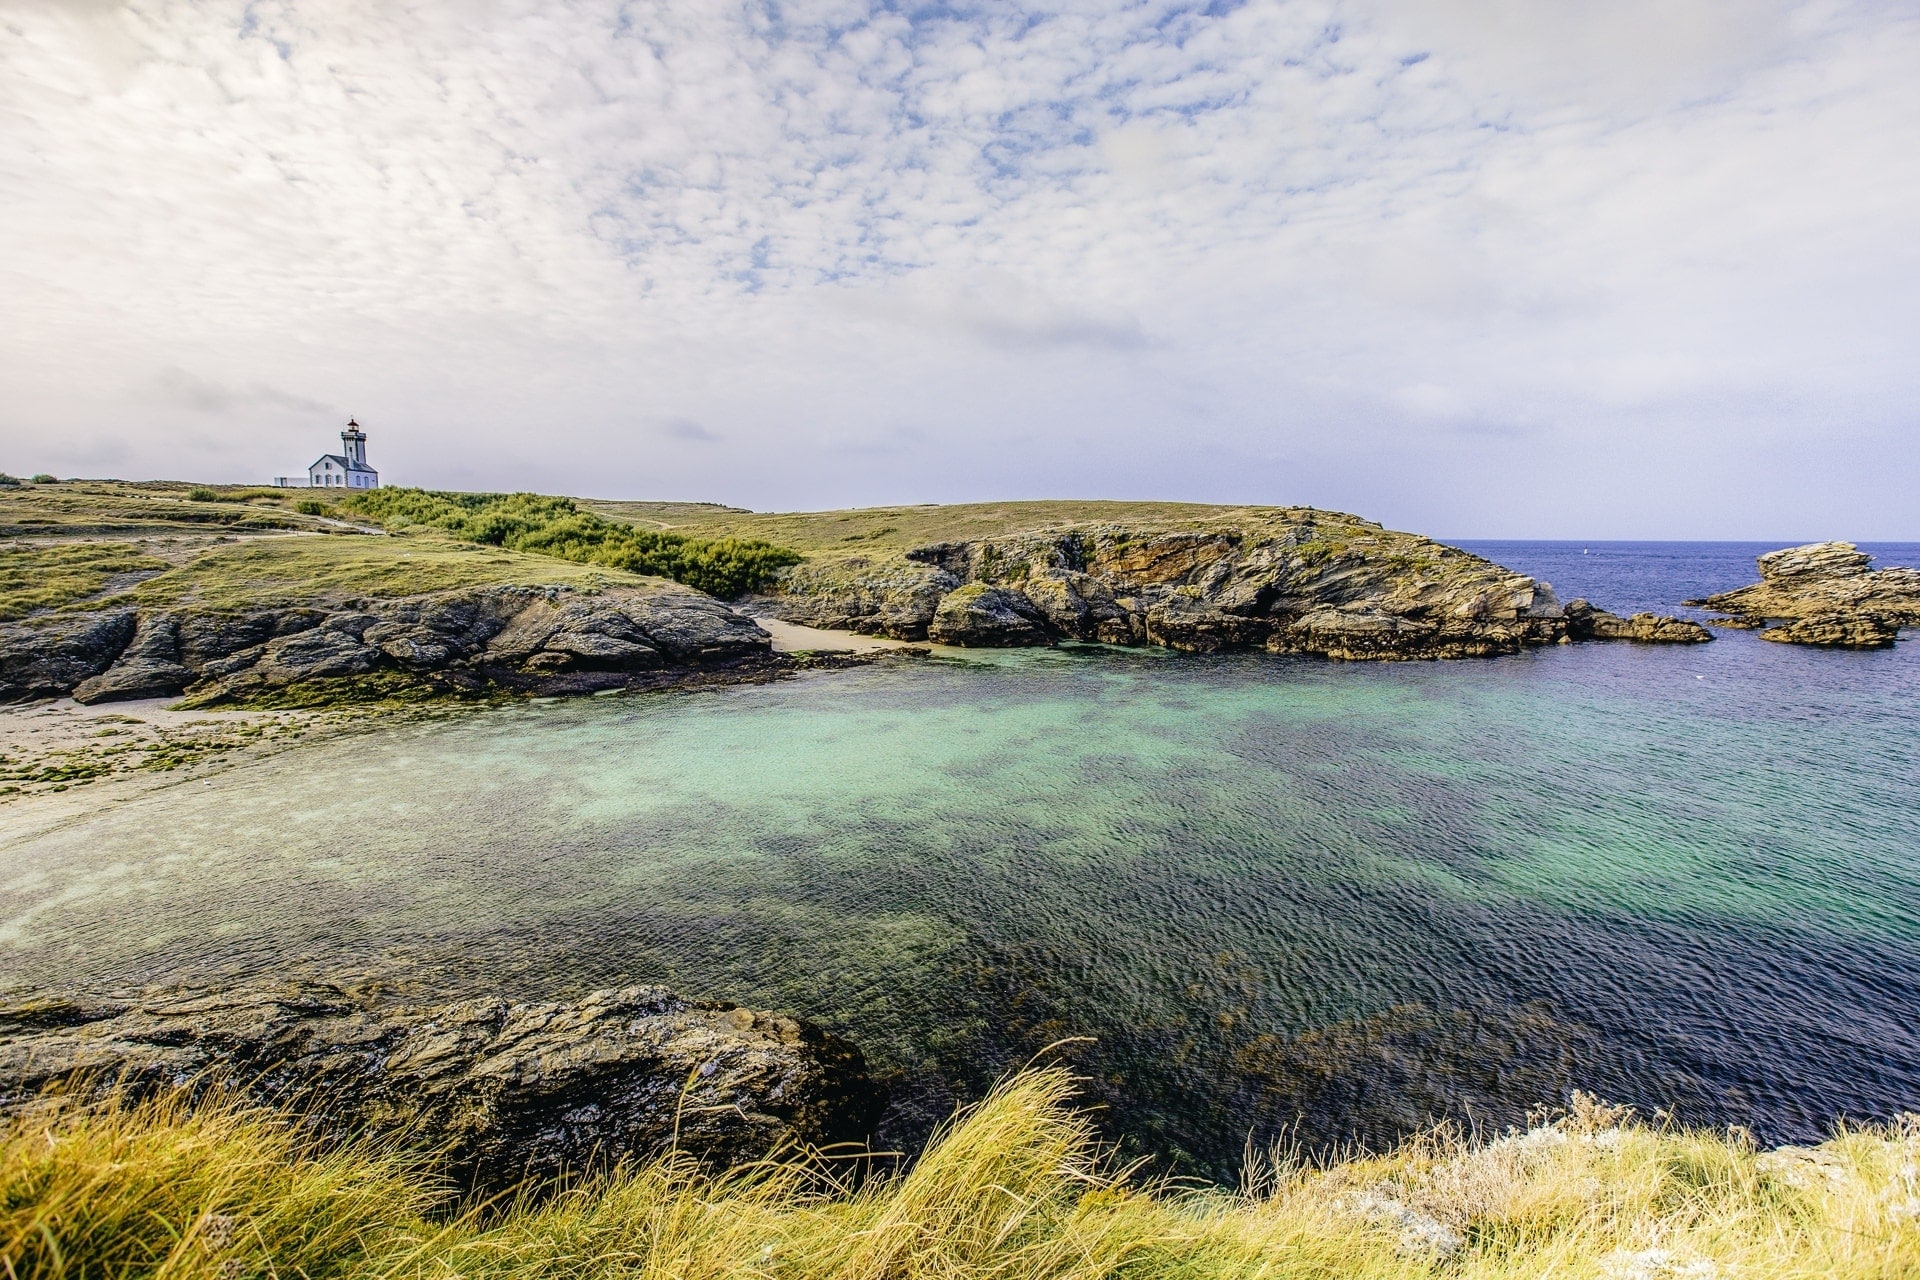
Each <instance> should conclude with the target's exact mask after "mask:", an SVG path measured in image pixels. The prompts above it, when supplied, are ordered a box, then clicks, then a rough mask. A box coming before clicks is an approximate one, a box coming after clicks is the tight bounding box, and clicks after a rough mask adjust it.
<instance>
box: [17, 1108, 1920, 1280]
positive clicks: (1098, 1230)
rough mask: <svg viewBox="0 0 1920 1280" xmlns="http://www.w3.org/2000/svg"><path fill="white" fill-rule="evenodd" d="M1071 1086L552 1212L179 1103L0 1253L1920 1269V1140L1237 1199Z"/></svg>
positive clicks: (162, 1272)
mask: <svg viewBox="0 0 1920 1280" xmlns="http://www.w3.org/2000/svg"><path fill="white" fill-rule="evenodd" d="M1071 1092H1072V1085H1071V1081H1070V1080H1069V1079H1067V1077H1065V1076H1064V1075H1063V1074H1062V1073H1061V1072H1059V1071H1057V1070H1043V1071H1036V1072H1031V1073H1028V1074H1026V1075H1023V1076H1020V1077H1017V1078H1015V1079H1014V1080H1012V1081H1010V1082H1008V1083H1007V1084H1005V1085H1003V1086H1002V1087H1001V1088H1000V1089H999V1090H997V1091H996V1092H995V1093H994V1094H993V1095H992V1096H991V1097H989V1098H988V1099H987V1100H986V1101H985V1102H983V1103H982V1104H981V1105H979V1106H978V1107H976V1108H975V1109H973V1110H972V1111H970V1112H968V1113H966V1114H964V1115H963V1116H961V1117H959V1118H958V1119H957V1120H956V1121H955V1122H954V1123H953V1124H952V1125H950V1126H949V1127H948V1128H947V1129H946V1130H944V1131H943V1132H942V1133H941V1134H940V1135H938V1136H937V1137H936V1138H935V1140H934V1142H933V1143H932V1145H931V1146H930V1147H929V1149H928V1150H927V1151H926V1152H925V1153H924V1154H923V1155H922V1156H921V1158H920V1159H919V1160H918V1161H917V1162H915V1163H914V1164H913V1166H912V1167H911V1168H910V1169H909V1170H907V1171H905V1172H904V1173H900V1174H897V1175H894V1176H888V1177H877V1178H873V1179H869V1180H868V1181H867V1182H866V1183H865V1184H864V1185H862V1186H860V1187H858V1188H854V1187H851V1186H847V1185H842V1184H840V1183H839V1182H837V1181H836V1178H835V1175H834V1173H833V1168H834V1166H833V1165H832V1164H830V1163H821V1162H818V1161H815V1162H811V1163H810V1162H808V1161H806V1160H803V1159H801V1158H799V1157H798V1156H797V1155H794V1156H791V1157H790V1158H786V1159H779V1160H775V1161H772V1162H769V1163H767V1164H764V1165H760V1166H756V1167H751V1168H748V1169H745V1170H740V1171H736V1172H734V1173H732V1174H729V1175H724V1176H706V1175H703V1174H702V1173H701V1172H700V1171H699V1170H698V1169H696V1168H695V1167H693V1166H692V1165H691V1163H690V1162H688V1161H686V1160H685V1159H683V1158H678V1157H675V1156H672V1155H669V1156H667V1157H665V1158H663V1159H661V1160H659V1161H656V1162H654V1163H651V1164H647V1165H644V1166H638V1167H628V1168H623V1169H620V1170H617V1171H615V1172H614V1173H613V1174H611V1175H609V1176H605V1177H602V1178H598V1179H595V1180H590V1181H586V1182H582V1183H579V1184H577V1185H575V1186H573V1187H572V1188H570V1189H565V1190H563V1191H561V1192H560V1193H559V1194H557V1195H554V1196H551V1197H548V1198H545V1199H543V1200H539V1201H535V1200H532V1199H527V1198H522V1199H521V1200H519V1201H517V1202H514V1203H512V1204H510V1205H506V1206H497V1205H496V1206H493V1207H490V1208H488V1207H479V1206H467V1207H464V1208H463V1207H459V1206H455V1205H454V1204H453V1203H452V1201H451V1199H450V1197H449V1196H448V1195H447V1194H446V1192H445V1191H444V1190H443V1187H442V1184H440V1183H439V1182H437V1181H436V1179H435V1177H434V1175H433V1171H432V1168H431V1165H430V1163H429V1161H428V1160H427V1159H426V1158H425V1157H423V1156H421V1155H419V1154H415V1153H411V1152H408V1151H405V1150H401V1149H397V1148H375V1147H373V1146H370V1145H365V1144H362V1145H357V1146H348V1147H345V1148H337V1149H333V1150H319V1149H315V1148H314V1147H312V1146H311V1145H309V1143H308V1141H307V1140H306V1139H304V1138H303V1137H302V1136H301V1130H300V1128H299V1126H298V1125H297V1124H295V1123H292V1122H289V1121H288V1120H287V1119H285V1118H282V1117H277V1116H274V1115H270V1114H266V1113H261V1112H257V1111H249V1110H246V1109H244V1108H240V1107H237V1106H233V1105H224V1106H211V1107H203V1108H201V1109H200V1110H198V1111H197V1112H193V1113H189V1112H187V1111H186V1110H184V1109H183V1108H182V1106H181V1104H180V1102H179V1100H178V1099H177V1098H162V1099H159V1100H155V1101H150V1102H147V1103H144V1104H141V1105H139V1106H135V1107H128V1108H118V1109H106V1110H99V1111H94V1112H90V1113H68V1114H67V1115H65V1116H64V1117H58V1118H54V1119H52V1120H45V1119H43V1120H40V1121H33V1122H28V1121H16V1122H14V1124H13V1126H12V1128H11V1129H10V1130H9V1131H8V1132H7V1133H6V1134H5V1136H4V1138H0V1263H3V1264H4V1269H5V1272H6V1274H7V1275H8V1276H9V1277H10V1278H11V1280H27V1278H28V1277H33V1278H34V1280H80V1278H81V1277H156V1278H157V1277H166V1278H167V1280H200V1278H202V1277H205V1278H206V1280H216V1278H217V1280H238V1278H240V1277H249V1276H260V1277H293V1276H302V1277H310V1278H312V1280H321V1278H323V1277H336V1276H338V1277H347V1276H353V1277H366V1278H369V1280H377V1278H384V1277H396V1278H397V1277H454V1276H461V1277H501V1278H503V1280H504V1278H507V1277H514V1278H525V1280H535V1278H536V1277H537V1278H542V1280H544V1278H546V1277H553V1278H554V1280H560V1278H562V1277H564V1278H566V1280H591V1278H597V1277H614V1276H619V1277H631V1278H633V1280H649V1278H658V1280H667V1278H669V1277H671V1278H672V1280H706V1278H709V1277H712V1278H715V1280H717V1278H719V1277H730V1278H746V1280H750V1278H762V1280H771V1278H773V1277H790V1278H793V1280H799V1278H802V1277H805V1278H808V1280H814V1278H817V1280H1043V1278H1046V1280H1052V1278H1059V1280H1067V1278H1069V1277H1071V1278H1075V1280H1080V1278H1085V1280H1092V1278H1093V1277H1137V1278H1139V1280H1148V1278H1161V1277H1164V1278H1168V1280H1171V1278H1173V1277H1184V1278H1187V1280H1212V1278H1215V1277H1218V1278H1222V1280H1224V1278H1226V1277H1234V1278H1236V1280H1239V1278H1244V1280H1289V1278H1298V1280H1308V1278H1313V1280H1362V1278H1365V1280H1373V1278H1376V1277H1378V1278H1385V1277H1425V1276H1436V1277H1439V1276H1444V1277H1459V1278H1461V1280H1493V1278H1495V1277H1499V1278H1502V1280H1507V1278H1511V1280H1547V1278H1548V1277H1555V1278H1560V1277H1567V1278H1572V1280H1582V1278H1588V1277H1591V1278H1593V1280H1718V1278H1720V1277H1728V1278H1731V1277H1755V1278H1775V1277H1777V1278H1779V1280H1797V1278H1799V1277H1807V1278H1809V1280H1811V1278H1812V1277H1837V1278H1839V1280H1855V1278H1858V1280H1865V1278H1867V1277H1895V1276H1911V1275H1914V1274H1916V1273H1920V1171H1917V1170H1916V1159H1917V1158H1920V1121H1911V1120H1910V1121H1909V1122H1906V1123H1904V1124H1903V1125H1899V1126H1892V1127H1886V1128H1876V1129H1857V1130H1852V1131H1848V1132H1844V1133H1842V1134H1840V1135H1839V1136H1838V1137H1836V1138H1835V1139H1834V1140H1832V1141H1831V1142H1828V1143H1827V1144H1825V1145H1823V1146H1821V1147H1819V1148H1814V1149H1801V1150H1796V1149H1791V1148H1789V1149H1785V1150H1783V1151H1781V1152H1778V1153H1761V1152H1758V1151H1756V1150H1755V1149H1754V1147H1753V1146H1752V1144H1751V1143H1750V1142H1749V1141H1748V1140H1746V1139H1745V1138H1744V1136H1743V1135H1740V1134H1738V1133H1733V1134H1713V1133H1697V1132H1686V1131H1679V1130H1673V1129H1668V1128H1664V1127H1657V1126H1647V1125H1642V1124H1638V1123H1635V1122H1633V1121H1632V1120H1631V1118H1629V1117H1625V1116H1623V1115H1621V1114H1619V1113H1618V1112H1617V1111H1615V1110H1613V1109H1609V1108H1604V1107H1599V1106H1595V1105H1593V1104H1591V1103H1589V1102H1587V1101H1585V1100H1583V1099H1579V1098H1577V1097H1576V1104H1575V1106H1574V1107H1573V1109H1572V1110H1571V1111H1570V1112H1569V1113H1568V1114H1566V1115H1564V1116H1562V1117H1560V1118H1559V1119H1557V1120H1555V1121H1553V1122H1552V1123H1543V1124H1541V1125H1540V1126H1538V1127H1536V1128H1534V1129H1532V1130H1530V1131H1529V1132H1527V1133H1525V1134H1511V1135H1508V1136H1506V1137H1502V1138H1499V1139H1496V1140H1493V1141H1490V1142H1481V1143H1470V1142H1466V1141H1462V1140H1460V1139H1458V1138H1456V1137H1451V1136H1448V1135H1446V1134H1436V1135H1430V1136H1428V1137H1426V1138H1423V1139H1421V1140H1419V1141H1417V1142H1414V1143H1412V1144H1410V1145H1409V1146H1407V1147H1406V1148H1404V1149H1402V1150H1400V1151H1398V1152H1396V1153H1394V1154H1392V1155H1388V1156H1381V1157H1372V1158H1359V1159H1354V1160H1350V1161H1347V1162H1345V1163H1341V1164H1336V1165H1333V1166H1331V1167H1327V1168H1309V1167H1304V1166H1301V1165H1299V1164H1296V1163H1292V1162H1289V1161H1287V1160H1285V1159H1281V1160H1279V1161H1274V1160H1271V1159H1269V1160H1262V1161H1254V1162H1252V1167H1253V1170H1254V1172H1253V1174H1252V1175H1251V1176H1250V1177H1249V1179H1248V1182H1247V1185H1246V1186H1245V1187H1243V1188H1242V1189H1240V1190H1238V1191H1227V1190H1223V1189H1189V1190H1181V1189H1178V1188H1172V1187H1154V1186H1151V1185H1145V1186H1143V1185H1140V1184H1138V1183H1137V1182H1135V1181H1132V1180H1129V1178H1128V1177H1127V1176H1126V1172H1125V1171H1123V1170H1116V1169H1114V1168H1113V1167H1112V1166H1111V1165H1110V1164H1109V1163H1108V1162H1107V1160H1106V1159H1105V1158H1104V1157H1103V1155H1102V1153H1101V1151H1100V1150H1099V1149H1098V1148H1097V1147H1096V1145H1095V1144H1094V1142H1093V1139H1092V1131H1091V1127H1090V1126H1089V1124H1088V1123H1087V1121H1086V1120H1085V1118H1084V1117H1082V1116H1079V1115H1077V1114H1075V1113H1074V1111H1073V1110H1072V1109H1071V1106H1070V1097H1071Z"/></svg>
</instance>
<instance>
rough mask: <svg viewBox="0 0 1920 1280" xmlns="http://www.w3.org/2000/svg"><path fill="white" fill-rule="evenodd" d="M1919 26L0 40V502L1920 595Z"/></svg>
mask: <svg viewBox="0 0 1920 1280" xmlns="http://www.w3.org/2000/svg"><path fill="white" fill-rule="evenodd" d="M1917 69H1920V5H1916V4H1914V3H1912V0H1859V2H1852V0H1811V2H1809V3H1788V2H1786V0H1609V2H1608V3H1604V4H1602V3H1593V2H1591V0H1356V2H1353V3H1347V2H1344V0H1244V2H1241V3H1233V2H1230V0H1213V2H1212V3H1207V2H1206V0H1047V2H1045V3H1030V4H1018V3H1014V2H1013V0H1005V2H1002V3H988V4H973V3H968V2H966V0H951V2H949V3H940V2H938V0H929V2H928V3H924V4H914V3H907V4H897V5H890V4H880V3H866V2H856V0H796V2H794V3H785V2H781V0H654V2H652V3H643V2H638V0H635V2H630V3H623V2H621V0H458V2H454V0H445V2H434V0H419V2H415V0H378V2H376V0H325V2H324V3H318V2H316V3H292V2H288V0H254V2H252V3H247V2H244V0H136V2H135V3H131V4H119V3H113V2H112V0H0V191H4V198H3V199H0V296H3V297H4V298H5V305H4V307H3V308H0V377H3V378H4V383H3V384H0V385H4V397H3V401H0V468H4V469H6V470H9V471H14V472H22V471H27V472H31V471H40V470H47V471H53V472H56V473H59V474H62V475H94V476H98V475H113V476H123V477H137V478H145V477H166V478H185V479H206V480H233V481H243V480H244V481H251V480H258V479H262V478H265V477H267V476H270V475H273V474H276V473H286V472H294V471H298V470H300V469H301V468H303V467H304V466H305V464H306V463H307V462H308V461H310V460H311V458H312V457H313V456H315V455H317V454H318V453H320V452H322V451H323V449H324V448H326V447H327V446H329V445H337V437H336V436H335V435H334V433H335V432H337V431H338V430H339V426H340V422H341V420H343V419H344V418H345V416H346V415H347V414H349V413H353V414H357V415H359V417H360V420H361V422H362V423H363V424H365V426H366V427H367V429H368V432H369V436H370V442H369V451H370V453H371V455H372V459H373V461H374V463H375V464H376V465H378V466H380V467H381V469H382V471H383V472H384V476H385V479H387V480H388V481H389V482H394V483H405V484H423V485H427V486H430V487H445V488H493V489H499V488H534V489H540V490H544V491H549V492H567V493H583V494H593V495H603V496H624V497H657V498H685V499H703V500H714V501H724V502H730V503H735V504H739V505H748V506H754V507H759V508H780V509H794V508H813V507H826V506H842V505H850V504H876V503H890V502H920V501H959V500H973V499H986V498H1009V497H1046V496H1072V497H1128V498H1146V497H1165V498H1184V499H1204V500H1217V501H1235V502H1238V501H1262V502H1302V503H1313V504H1316V505H1319V506H1325V507H1336V508H1341V509H1346V510H1354V511H1359V512H1361V513H1363V514H1367V515H1370V516H1373V517H1375V518H1378V519H1383V520H1385V521H1387V522H1388V523H1391V524H1395V525H1398V526H1401V527H1408V528H1415V529H1419V530H1422V531H1425V532H1431V533H1436V534H1441V535H1449V536H1456V537H1470V536H1509V535H1510V536H1566V537H1594V538H1599V537H1609V536H1612V537H1636V536H1638V537H1660V536H1671V537H1716V536H1724V537H1754V538H1774V537H1783V538H1784V537H1795V538H1798V537H1814V536H1846V537H1854V538H1862V539H1897V538H1920V438H1917V437H1920V141H1917V139H1920V73H1917Z"/></svg>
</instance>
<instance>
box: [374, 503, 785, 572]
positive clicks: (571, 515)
mask: <svg viewBox="0 0 1920 1280" xmlns="http://www.w3.org/2000/svg"><path fill="white" fill-rule="evenodd" d="M341 505H342V506H344V507H347V508H348V509H350V510H353V511H357V512H359V513H361V514H364V515H367V516H371V517H372V518H374V519H376V520H378V521H380V522H381V523H382V524H383V525H385V526H386V527H387V528H389V529H404V528H408V527H412V526H419V525H424V526H427V527H429V528H434V529H441V530H445V531H446V532H448V533H451V534H453V535H454V536H455V537H457V538H463V539H466V540H468V541H471V542H478V543H483V544H486V545H489V546H496V547H505V548H507V549H509V550H513V551H525V552H531V553H534V554H537V555H545V556H554V557H556V558H558V559H562V560H571V561H574V562H576V563H579V564H592V565H602V566H605V567H607V568H611V569H621V570H625V571H627V572H629V573H645V574H658V575H659V576H661V577H666V578H672V579H674V580H675V581H677V582H684V583H686V584H687V585H688V586H691V587H695V588H698V589H699V590H701V591H705V592H707V593H708V594H710V595H716V596H720V597H723V598H726V597H732V596H737V595H740V594H742V593H744V592H747V591H751V590H753V589H754V588H755V587H758V586H761V585H763V584H764V583H766V582H767V581H768V580H769V579H771V578H772V577H773V575H774V574H775V573H776V572H778V571H779V570H781V569H784V568H786V567H787V566H788V565H791V564H797V563H798V562H799V560H800V556H799V555H798V554H797V553H796V552H793V551H789V550H787V549H786V548H784V547H777V546H774V545H772V544H771V543H768V542H765V541H761V540H759V539H754V538H739V537H721V538H704V537H692V536H688V535H685V534H679V533H668V532H661V531H657V530H652V529H643V528H638V527H636V526H634V525H630V524H626V523H622V522H619V521H614V520H608V519H605V518H604V517H602V516H600V515H597V514H595V513H594V512H592V511H586V510H582V509H581V508H580V506H579V504H578V503H576V502H575V501H574V500H573V499H572V498H553V497H545V496H542V495H540V494H532V493H439V492H430V491H428V490H424V489H370V490H366V491H363V492H361V493H357V494H353V495H352V496H350V497H348V498H345V499H343V500H342V504H341Z"/></svg>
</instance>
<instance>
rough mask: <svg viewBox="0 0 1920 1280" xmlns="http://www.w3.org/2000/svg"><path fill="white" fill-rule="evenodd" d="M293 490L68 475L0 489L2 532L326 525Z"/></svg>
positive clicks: (120, 533) (114, 534)
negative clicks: (303, 505) (303, 506)
mask: <svg viewBox="0 0 1920 1280" xmlns="http://www.w3.org/2000/svg"><path fill="white" fill-rule="evenodd" d="M300 492H301V491H300V490H297V489H272V488H264V487H257V486H240V485H229V486H218V487H216V486H208V485H186V484H175V483H171V482H166V481H146V482H139V483H132V482H128V481H121V480H69V481H64V482H62V483H59V484H17V485H11V486H4V487H0V538H18V537H96V538H99V537H106V538H126V537H145V536H149V535H154V534H166V533H187V534H199V535H212V534H219V533H225V532H236V533H244V532H254V531H268V530H290V529H308V530H321V529H325V528H328V527H329V526H328V525H327V523H326V521H324V520H321V519H317V518H315V516H313V515H308V514H305V513H303V512H301V511H300V510H299V509H298V505H299V502H300V498H299V497H298V496H297V495H299V494H300Z"/></svg>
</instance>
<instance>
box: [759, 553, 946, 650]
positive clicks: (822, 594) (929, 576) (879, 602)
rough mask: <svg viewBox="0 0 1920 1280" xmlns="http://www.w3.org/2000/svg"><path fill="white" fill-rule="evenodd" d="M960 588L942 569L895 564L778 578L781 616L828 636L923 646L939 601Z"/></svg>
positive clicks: (859, 563) (854, 563)
mask: <svg viewBox="0 0 1920 1280" xmlns="http://www.w3.org/2000/svg"><path fill="white" fill-rule="evenodd" d="M959 585H960V579H959V578H957V577H955V576H954V575H953V574H951V573H948V572H946V571H945V570H943V569H939V568H930V567H928V566H926V565H921V564H909V563H905V562H902V561H897V560H896V561H882V562H879V563H876V562H875V561H873V560H871V559H868V558H866V557H862V556H855V557H853V558H850V559H847V560H843V561H839V562H837V563H835V564H831V565H813V564H802V565H796V566H795V567H794V568H792V569H790V570H788V571H787V572H786V573H785V574H784V575H783V576H782V579H781V588H782V590H781V593H780V610H779V616H780V617H781V618H783V619H785V620H786V621H788V622H795V623H799V624H800V625H802V626H807V627H824V628H826V629H828V630H831V631H853V632H857V633H859V634H860V635H867V636H876V635H877V636H892V637H893V638H894V639H896V640H925V639H926V638H927V628H928V626H930V625H931V624H932V622H933V615H934V612H935V611H936V610H937V609H939V607H940V600H941V598H942V597H943V596H945V595H946V594H947V593H948V592H949V591H952V590H953V589H954V588H955V587H958V586H959Z"/></svg>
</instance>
